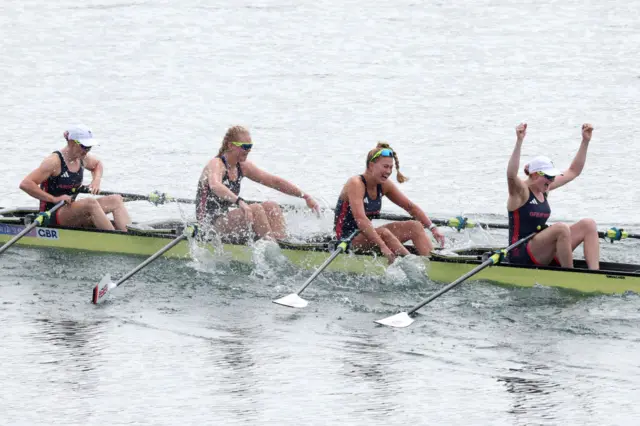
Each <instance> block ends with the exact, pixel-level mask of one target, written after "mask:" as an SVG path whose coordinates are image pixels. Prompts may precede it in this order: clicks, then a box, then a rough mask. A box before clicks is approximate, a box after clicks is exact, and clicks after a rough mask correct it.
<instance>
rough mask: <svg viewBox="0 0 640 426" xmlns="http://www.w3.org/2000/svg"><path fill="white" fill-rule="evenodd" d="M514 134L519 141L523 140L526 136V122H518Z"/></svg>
mask: <svg viewBox="0 0 640 426" xmlns="http://www.w3.org/2000/svg"><path fill="white" fill-rule="evenodd" d="M516 136H517V138H518V140H519V141H523V140H524V137H525V136H527V123H520V124H518V126H517V127H516Z"/></svg>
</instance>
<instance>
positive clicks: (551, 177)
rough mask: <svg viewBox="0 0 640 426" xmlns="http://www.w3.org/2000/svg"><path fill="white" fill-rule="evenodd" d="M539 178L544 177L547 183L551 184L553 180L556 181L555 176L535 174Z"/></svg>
mask: <svg viewBox="0 0 640 426" xmlns="http://www.w3.org/2000/svg"><path fill="white" fill-rule="evenodd" d="M536 173H537V174H538V175H539V176H542V177H544V178H545V179H547V180H548V181H549V182H553V181H554V180H556V177H555V176H549V175H548V174H546V173H545V172H536Z"/></svg>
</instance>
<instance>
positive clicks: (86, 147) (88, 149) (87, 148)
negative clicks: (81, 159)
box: [74, 141, 91, 152]
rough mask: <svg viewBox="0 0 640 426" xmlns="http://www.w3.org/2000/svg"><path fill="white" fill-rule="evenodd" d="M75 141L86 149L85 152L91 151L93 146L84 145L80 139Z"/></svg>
mask: <svg viewBox="0 0 640 426" xmlns="http://www.w3.org/2000/svg"><path fill="white" fill-rule="evenodd" d="M74 142H75V143H77V144H78V145H80V148H81V149H82V150H83V151H84V152H89V151H91V146H86V145H82V144H81V143H80V142H78V141H74Z"/></svg>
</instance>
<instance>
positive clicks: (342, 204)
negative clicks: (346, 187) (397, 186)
mask: <svg viewBox="0 0 640 426" xmlns="http://www.w3.org/2000/svg"><path fill="white" fill-rule="evenodd" d="M360 179H362V183H363V184H364V199H363V202H364V212H365V214H366V215H367V217H368V218H369V220H371V219H377V218H378V217H380V209H381V208H382V197H383V194H382V185H381V184H378V186H377V190H376V198H371V197H369V193H368V192H367V181H366V180H365V179H364V176H362V175H360ZM333 229H334V231H335V233H336V237H337V238H338V239H339V240H340V239H342V238H344V237H348V236H349V235H351V233H352V232H353V231H355V230H356V229H358V224H357V223H356V219H355V218H354V217H353V212H352V211H351V205H350V204H349V200H343V199H342V198H338V203H337V204H336V208H335V210H334V219H333Z"/></svg>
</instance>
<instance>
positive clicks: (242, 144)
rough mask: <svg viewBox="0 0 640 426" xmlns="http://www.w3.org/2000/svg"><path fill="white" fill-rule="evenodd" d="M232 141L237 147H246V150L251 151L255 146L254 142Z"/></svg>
mask: <svg viewBox="0 0 640 426" xmlns="http://www.w3.org/2000/svg"><path fill="white" fill-rule="evenodd" d="M231 143H232V144H234V145H235V146H237V147H240V148H242V149H244V150H245V151H251V148H253V144H252V143H246V142H231Z"/></svg>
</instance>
